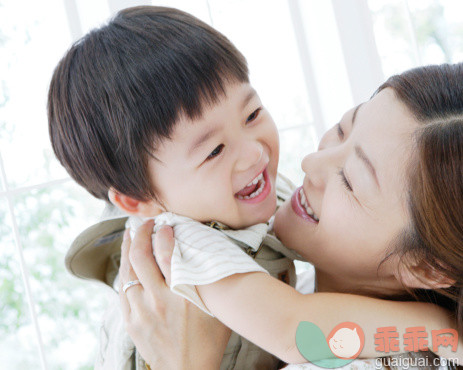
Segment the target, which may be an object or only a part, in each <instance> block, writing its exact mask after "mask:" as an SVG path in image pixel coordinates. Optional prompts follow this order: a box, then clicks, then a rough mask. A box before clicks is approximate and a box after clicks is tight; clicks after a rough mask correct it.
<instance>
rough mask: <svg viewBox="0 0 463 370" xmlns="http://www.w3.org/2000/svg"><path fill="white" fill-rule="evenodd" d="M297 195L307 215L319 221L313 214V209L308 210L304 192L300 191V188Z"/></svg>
mask: <svg viewBox="0 0 463 370" xmlns="http://www.w3.org/2000/svg"><path fill="white" fill-rule="evenodd" d="M299 195H300V199H301V204H302V206H303V207H304V209H305V211H306V212H307V214H308V215H310V216H311V217H312V218H313V219H314V220H315V221H319V218H318V217H317V215H316V214H315V213H314V211H313V209H312V208H310V207H309V205H308V204H307V199H306V197H305V194H304V191H303V190H302V188H301V190H299Z"/></svg>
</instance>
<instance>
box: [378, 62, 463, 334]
mask: <svg viewBox="0 0 463 370" xmlns="http://www.w3.org/2000/svg"><path fill="white" fill-rule="evenodd" d="M385 88H391V89H393V91H394V92H395V95H396V96H397V97H398V99H399V100H400V101H401V102H403V103H404V104H405V105H406V106H407V107H408V109H409V110H410V111H411V112H412V114H413V115H414V117H415V118H416V120H417V121H418V122H419V123H420V126H419V128H418V129H417V130H416V132H415V133H414V140H415V142H414V144H415V145H414V154H413V156H412V159H411V162H410V164H409V180H408V181H409V189H410V190H409V193H408V206H409V212H410V215H411V222H410V225H409V226H408V228H407V230H406V231H405V232H404V233H403V235H402V238H400V242H399V244H398V247H397V248H396V250H395V251H394V252H395V253H398V255H399V256H401V257H405V256H412V257H413V259H414V260H417V261H422V262H423V264H424V266H425V268H426V269H427V270H428V271H429V276H445V277H446V278H448V280H449V281H454V283H453V284H452V286H451V287H449V288H445V289H444V288H443V289H434V290H416V291H413V292H412V293H413V294H414V295H415V297H419V298H420V300H425V301H430V302H434V303H437V304H440V305H442V306H444V307H446V308H447V309H450V310H452V311H453V312H454V313H455V317H456V320H457V325H458V328H459V331H460V333H462V334H463V291H462V287H463V64H453V65H448V64H444V65H436V66H426V67H420V68H415V69H412V70H410V71H407V72H405V73H402V74H400V75H396V76H392V77H391V78H389V79H388V80H387V81H386V82H385V83H384V84H383V85H382V86H380V88H379V89H378V92H379V91H381V90H383V89H385Z"/></svg>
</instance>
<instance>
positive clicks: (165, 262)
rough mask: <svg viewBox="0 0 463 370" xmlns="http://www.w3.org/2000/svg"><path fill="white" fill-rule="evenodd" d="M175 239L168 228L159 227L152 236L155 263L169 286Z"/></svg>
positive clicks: (171, 230) (172, 232)
mask: <svg viewBox="0 0 463 370" xmlns="http://www.w3.org/2000/svg"><path fill="white" fill-rule="evenodd" d="M174 246H175V239H174V231H173V229H172V228H171V227H170V226H163V227H161V228H160V229H159V230H158V232H157V233H156V235H155V236H154V249H155V251H154V255H155V257H156V262H157V263H158V265H159V268H160V269H161V272H162V274H163V275H164V277H165V278H166V282H167V285H169V286H170V276H171V268H170V266H171V260H172V254H173V252H174Z"/></svg>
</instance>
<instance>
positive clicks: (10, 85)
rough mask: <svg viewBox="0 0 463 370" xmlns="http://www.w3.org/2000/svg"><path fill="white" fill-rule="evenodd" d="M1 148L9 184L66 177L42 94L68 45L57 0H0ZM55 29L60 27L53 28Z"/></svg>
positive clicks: (61, 8) (62, 10)
mask: <svg viewBox="0 0 463 370" xmlns="http://www.w3.org/2000/svg"><path fill="white" fill-rule="evenodd" d="M0 25H1V26H0V27H1V28H0V70H1V71H2V74H1V77H0V117H1V118H0V147H1V148H2V156H3V161H4V164H5V170H6V173H7V177H8V181H9V182H10V184H9V185H10V186H11V187H14V186H24V185H31V184H34V183H40V182H44V181H47V180H50V179H56V178H60V177H63V176H65V172H64V170H63V169H62V168H61V167H60V166H59V165H58V164H57V161H56V160H55V159H54V158H53V155H52V153H51V148H50V144H49V140H48V128H47V116H46V98H47V90H48V85H49V83H50V77H51V74H52V71H53V68H54V67H55V65H56V64H57V62H58V60H59V59H60V58H61V56H62V54H63V53H64V51H65V50H66V49H67V48H68V47H69V45H70V37H69V33H68V26H67V18H66V14H65V12H64V8H63V1H62V0H49V1H48V2H47V5H46V6H44V4H43V2H40V1H30V2H28V3H27V11H25V4H24V3H23V2H21V1H13V0H9V1H7V0H0ZM57 30H59V31H57Z"/></svg>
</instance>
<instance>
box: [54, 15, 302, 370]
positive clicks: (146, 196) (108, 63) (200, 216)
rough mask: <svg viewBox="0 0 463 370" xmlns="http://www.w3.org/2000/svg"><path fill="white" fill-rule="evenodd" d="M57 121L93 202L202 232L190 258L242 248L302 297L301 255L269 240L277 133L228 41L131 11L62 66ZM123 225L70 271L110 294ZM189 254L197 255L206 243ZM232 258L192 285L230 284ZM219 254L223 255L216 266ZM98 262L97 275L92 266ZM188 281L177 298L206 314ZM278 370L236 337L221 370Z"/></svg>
mask: <svg viewBox="0 0 463 370" xmlns="http://www.w3.org/2000/svg"><path fill="white" fill-rule="evenodd" d="M48 112H49V130H50V138H51V142H52V145H53V149H54V151H55V154H56V156H57V157H58V159H59V160H60V162H61V163H62V164H63V166H64V167H65V168H66V169H67V171H68V172H69V173H70V175H71V176H72V177H73V178H74V179H75V180H76V181H77V182H78V183H79V184H80V185H82V186H84V187H85V188H86V189H87V190H88V191H89V192H90V193H91V194H93V195H94V196H96V197H98V198H100V199H105V200H110V201H111V202H112V203H113V204H115V205H116V206H117V207H118V208H119V209H121V210H122V211H124V212H125V213H127V214H130V215H137V216H142V217H155V216H158V215H160V214H161V213H164V212H166V211H168V212H171V213H170V214H169V215H170V216H169V217H174V219H173V220H171V221H172V222H171V223H170V224H171V225H180V226H182V225H183V226H185V225H186V226H188V227H189V226H191V225H192V224H194V225H193V226H194V227H195V232H194V233H192V234H191V235H190V234H188V237H187V238H186V239H184V240H183V244H182V245H181V247H182V248H184V249H182V250H181V252H180V255H183V256H184V255H185V253H186V252H191V251H194V250H193V249H191V251H190V248H189V246H190V244H188V240H189V239H190V238H193V237H196V236H197V235H199V234H200V235H204V233H206V234H208V235H209V234H210V235H213V236H214V237H217V238H219V239H215V240H220V243H223V242H224V240H225V241H227V242H228V243H234V244H237V245H239V246H240V247H241V248H243V249H245V250H246V251H247V253H248V254H249V255H250V256H252V257H253V258H254V259H255V260H256V261H257V262H258V263H259V264H260V265H262V266H263V268H264V269H266V270H268V271H269V272H270V273H271V274H272V275H273V276H275V277H277V278H280V279H281V280H284V281H286V282H288V283H291V284H292V285H294V283H295V275H294V266H293V263H292V261H291V260H290V259H289V258H287V257H286V256H293V255H292V254H291V252H290V251H287V250H286V249H285V248H284V247H283V246H282V245H281V243H279V242H278V241H277V240H276V239H275V238H274V237H272V236H271V235H266V233H267V224H266V223H267V221H268V220H269V219H270V218H271V216H272V215H273V213H274V212H275V208H276V198H277V195H276V176H277V165H278V154H279V153H278V151H279V147H278V133H277V130H276V127H275V125H274V123H273V121H272V119H271V117H270V115H269V114H268V112H266V110H265V109H264V107H263V106H262V104H261V102H260V100H259V97H258V96H257V94H256V92H255V91H254V90H253V89H252V87H251V85H250V84H249V78H248V69H247V65H246V61H245V59H244V57H243V56H242V55H241V54H240V53H239V51H238V50H236V48H235V47H234V46H233V45H232V44H231V43H230V42H229V41H228V40H227V39H226V38H225V37H224V36H223V35H221V34H220V33H218V32H217V31H215V30H214V29H212V28H211V27H209V26H208V25H206V24H204V23H203V22H201V21H199V20H197V19H196V18H194V17H192V16H190V15H188V14H186V13H183V12H181V11H178V10H174V9H169V8H161V7H136V8H130V9H126V10H123V11H121V12H120V13H119V14H118V15H117V16H116V17H115V18H114V19H113V20H112V21H111V22H110V23H109V24H108V25H107V26H104V27H102V28H100V29H97V30H94V31H92V32H90V33H89V34H88V35H86V36H85V37H84V38H83V39H82V40H80V41H78V42H77V43H76V44H75V45H74V46H73V47H72V48H71V49H70V50H69V51H68V53H67V54H66V55H65V57H64V58H63V59H62V60H61V62H60V63H59V65H58V67H57V68H56V70H55V72H54V75H53V79H52V81H51V85H50V91H49V103H48ZM173 214H177V215H182V216H187V217H189V218H190V219H187V220H186V221H185V218H182V217H180V216H174V215H173ZM163 216H165V214H163V215H161V217H163ZM191 219H194V220H196V221H199V222H202V223H207V225H209V226H206V225H204V224H199V223H198V222H196V223H195V222H194V221H192V220H191ZM124 220H125V219H124ZM159 220H160V218H157V219H156V221H157V224H159V222H158V221H159ZM120 221H121V220H120V219H118V220H116V221H115V222H109V223H108V222H106V223H105V224H104V228H107V229H106V230H105V231H104V233H103V234H99V233H98V231H97V230H96V231H95V229H92V228H91V229H92V230H90V232H88V233H86V234H84V235H83V236H81V237H80V238H79V241H78V242H77V246H78V248H77V250H73V252H72V253H71V257H70V258H69V259H68V266H71V269H72V270H73V271H75V272H77V273H78V274H79V275H81V276H92V277H97V278H98V279H101V280H105V281H107V282H109V283H110V284H112V283H113V280H114V276H112V277H109V278H108V275H107V274H108V273H107V271H105V270H107V268H106V267H104V268H103V266H105V265H107V264H108V263H113V262H115V263H114V265H115V266H117V260H116V261H114V258H113V256H114V251H111V256H112V257H111V261H110V262H108V261H106V260H104V259H103V260H102V256H103V255H105V252H103V251H104V250H105V248H106V247H105V246H108V245H109V247H108V248H113V247H115V248H117V246H118V245H119V246H120V242H119V243H118V236H119V234H118V233H117V232H116V233H114V231H117V229H118V228H120V227H121V224H122V223H121V222H120ZM112 225H116V226H115V228H114V227H113V226H112ZM252 225H254V226H252ZM238 229H245V230H242V231H240V230H238ZM198 233H199V234H198ZM177 234H178V233H177ZM88 235H91V238H90V240H88V239H87V238H88ZM94 236H97V237H98V238H97V239H95V238H94ZM101 236H104V238H100V237H101ZM75 245H76V244H75ZM82 245H84V246H90V249H91V250H92V252H91V253H93V254H92V256H91V257H88V256H87V257H88V258H86V259H85V258H84V259H82V258H81V259H80V262H79V258H78V255H79V254H81V252H82V251H81V250H80V249H79V247H81V246H82ZM191 245H197V243H196V239H195V242H194V243H191ZM269 246H271V248H270V247H269ZM204 247H205V248H207V245H205V246H204ZM231 250H233V248H224V249H223V250H222V251H221V252H220V253H222V252H223V253H222V255H221V256H222V257H221V258H222V259H220V258H219V259H210V258H204V254H203V253H204V249H201V250H199V251H198V253H196V254H195V256H196V257H197V258H200V259H201V258H202V259H201V263H202V265H201V268H200V269H199V274H193V275H194V277H195V278H197V277H198V276H199V275H202V274H205V275H207V274H209V275H210V274H212V275H214V276H213V278H214V279H218V278H221V277H223V273H224V272H223V271H217V273H216V272H214V270H213V267H214V264H215V265H216V266H217V264H219V261H230V259H233V258H234V257H238V255H228V256H229V257H230V258H229V259H228V260H227V253H228V251H231ZM235 250H236V248H235ZM220 253H219V251H218V250H217V249H213V252H212V254H210V255H209V256H214V257H216V256H217V254H220ZM241 255H244V254H241ZM232 256H234V257H232ZM244 257H246V258H248V259H249V257H247V256H245V255H244ZM90 258H91V260H92V262H91V263H92V264H93V265H92V267H91V268H89V266H87V265H86V262H88V261H89V259H90ZM116 258H117V257H116ZM246 258H245V259H243V260H239V261H240V263H239V265H238V266H237V268H238V267H242V266H245V265H246V263H247V264H248V266H249V267H246V268H247V270H245V271H262V270H263V269H262V268H260V267H258V265H255V264H254V263H253V262H252V261H247V262H246ZM82 261H83V262H82ZM183 262H185V261H183ZM183 262H182V263H183ZM207 262H208V263H209V264H211V265H210V266H209V267H208V268H206V267H205V265H204V263H207ZM235 262H236V261H235ZM241 262H242V263H241ZM79 265H80V266H79ZM185 265H187V262H186V263H185ZM72 266H74V267H75V266H78V267H76V268H73V267H72ZM255 266H257V267H255ZM220 268H221V266H219V269H220ZM89 269H90V270H91V271H89ZM98 270H99V271H98ZM79 271H80V272H79ZM95 271H98V272H95ZM234 271H235V272H236V270H234ZM240 271H241V270H240ZM264 271H265V270H264ZM187 272H188V271H187ZM190 272H191V271H190ZM113 273H114V270H113ZM226 273H227V274H232V273H234V272H233V271H228V272H226ZM186 275H188V274H186ZM209 275H208V276H207V279H210V278H211V277H210V276H209ZM182 279H183V280H182ZM180 280H181V283H183V285H179V290H178V291H179V292H183V293H184V295H185V296H187V297H188V298H189V299H191V300H192V301H193V302H195V303H197V304H198V305H201V302H200V300H199V301H198V299H196V300H195V297H194V292H191V290H190V292H188V286H193V284H194V283H195V281H191V280H185V274H183V275H181V276H180ZM193 290H194V288H193ZM191 294H192V295H191ZM109 325H112V327H114V323H110V324H109ZM109 337H110V338H107V340H108V341H109V342H111V341H112V340H113V339H111V335H109ZM116 346H117V345H116ZM124 348H125V349H127V347H124ZM108 351H116V352H117V351H118V349H115V350H106V353H108ZM119 351H120V352H124V351H123V349H120V350H119ZM109 356H116V357H117V358H118V359H117V360H115V361H113V360H111V359H110V358H109V357H108V356H106V358H101V359H100V366H104V367H106V368H125V367H127V366H129V367H130V361H131V359H130V357H131V351H130V348H129V349H128V351H126V352H124V353H123V354H117V353H112V355H111V354H109ZM118 356H119V357H118ZM139 365H140V363H139V362H138V361H137V366H139ZM277 366H278V360H277V359H276V358H275V357H273V356H271V355H269V354H268V353H266V352H264V351H262V350H260V349H259V348H258V347H256V346H254V345H252V344H251V343H249V342H247V341H245V340H244V339H242V338H239V337H238V336H237V335H236V334H232V337H231V339H230V342H229V345H228V346H227V349H226V352H225V355H224V359H223V362H222V365H221V367H222V368H239V369H246V368H249V369H254V368H266V369H270V368H276V367H277Z"/></svg>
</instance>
